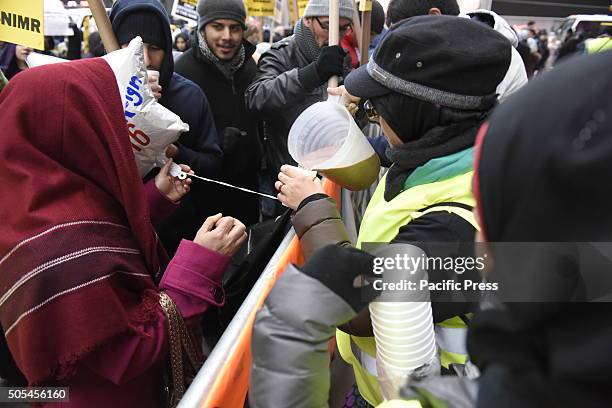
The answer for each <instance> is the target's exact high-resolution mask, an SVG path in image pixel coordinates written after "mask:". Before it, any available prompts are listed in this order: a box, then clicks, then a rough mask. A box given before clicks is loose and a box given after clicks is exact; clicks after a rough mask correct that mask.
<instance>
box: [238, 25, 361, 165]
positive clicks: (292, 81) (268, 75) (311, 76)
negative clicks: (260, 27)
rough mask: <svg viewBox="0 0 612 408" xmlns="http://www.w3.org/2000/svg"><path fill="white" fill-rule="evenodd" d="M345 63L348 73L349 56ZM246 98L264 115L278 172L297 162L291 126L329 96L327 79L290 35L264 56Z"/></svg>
mask: <svg viewBox="0 0 612 408" xmlns="http://www.w3.org/2000/svg"><path fill="white" fill-rule="evenodd" d="M345 66H346V68H345V71H346V73H348V71H349V70H350V57H349V56H347V61H346V63H345ZM245 98H246V104H247V108H248V109H250V110H251V111H253V112H256V113H257V114H259V116H260V117H263V118H264V129H265V130H264V136H265V154H266V157H267V164H268V166H269V172H270V174H271V175H274V176H276V174H277V173H278V172H279V169H280V166H281V165H283V164H292V165H295V164H296V163H295V161H294V160H293V159H292V158H291V156H290V155H289V151H288V149H287V136H288V135H289V129H291V125H293V122H294V121H295V120H296V119H297V117H298V116H299V115H300V113H302V112H303V111H304V110H305V109H306V108H308V107H309V106H310V105H312V104H314V103H316V102H321V101H324V100H326V99H327V81H326V79H321V78H319V75H318V74H317V71H316V69H315V65H314V62H313V61H309V60H308V58H307V57H306V55H305V54H304V53H303V52H302V50H301V49H300V46H299V44H298V42H297V40H296V37H295V36H291V37H287V38H285V39H283V40H281V41H279V42H277V43H275V44H273V45H272V47H271V48H270V49H269V50H268V51H267V52H265V53H264V54H263V55H262V56H261V58H260V59H259V63H258V65H257V74H256V76H255V80H254V81H253V82H252V83H251V85H250V86H249V87H248V89H247V91H246V94H245Z"/></svg>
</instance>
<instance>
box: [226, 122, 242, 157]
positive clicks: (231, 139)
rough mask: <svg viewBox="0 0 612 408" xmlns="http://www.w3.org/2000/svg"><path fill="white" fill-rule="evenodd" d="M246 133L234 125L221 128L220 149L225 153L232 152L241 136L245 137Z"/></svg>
mask: <svg viewBox="0 0 612 408" xmlns="http://www.w3.org/2000/svg"><path fill="white" fill-rule="evenodd" d="M246 135H247V133H246V132H245V131H244V130H240V129H238V128H235V127H226V128H225V129H223V136H222V138H221V149H222V150H223V153H225V154H232V153H233V152H234V151H235V150H236V148H237V147H238V145H239V144H240V140H241V139H242V138H243V137H246Z"/></svg>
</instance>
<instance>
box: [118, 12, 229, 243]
mask: <svg viewBox="0 0 612 408" xmlns="http://www.w3.org/2000/svg"><path fill="white" fill-rule="evenodd" d="M136 10H150V11H151V12H152V13H155V14H157V15H158V16H159V18H160V19H161V20H162V26H163V30H164V36H165V37H166V41H165V43H166V47H165V52H166V54H165V56H164V61H163V62H162V65H161V68H160V73H159V74H160V75H159V83H160V85H161V87H162V92H161V93H162V97H161V98H160V99H159V103H161V104H162V105H163V106H165V107H166V108H168V109H170V110H171V111H173V112H174V113H176V114H177V115H179V116H180V118H181V119H182V120H183V122H185V123H187V124H188V125H189V132H186V133H183V134H182V135H181V137H180V138H179V140H178V143H177V145H178V146H179V153H178V156H177V157H176V158H175V162H177V163H183V164H187V165H189V166H190V167H191V168H192V169H193V171H194V172H195V173H196V174H200V175H202V176H205V177H211V178H214V177H217V176H218V174H219V172H220V171H221V165H222V159H223V153H222V151H221V148H220V147H219V139H218V136H217V131H216V126H215V123H214V120H213V116H212V112H211V109H210V106H209V103H208V100H207V99H206V96H205V95H204V93H203V92H202V90H201V89H200V87H198V86H197V85H196V84H194V83H193V82H191V81H190V80H188V79H186V78H184V77H182V76H180V75H178V74H176V73H174V61H173V59H172V36H171V34H170V21H169V20H168V16H167V14H166V10H165V9H164V7H163V5H162V4H161V3H160V2H159V1H158V0H119V1H117V2H116V3H115V4H114V5H113V8H112V10H111V14H110V20H111V22H112V26H113V30H117V28H118V27H119V26H120V25H121V21H122V20H123V19H124V18H125V17H126V16H127V15H128V14H130V13H132V12H134V11H136ZM208 199H209V195H208V193H207V191H206V189H205V186H203V185H201V184H199V182H197V181H196V182H194V183H193V184H192V190H191V192H190V193H189V194H188V195H187V196H186V197H185V198H183V200H182V201H181V206H180V208H179V209H178V210H177V211H176V212H175V213H174V214H172V216H170V217H169V218H168V219H167V220H165V221H164V222H163V223H162V224H161V225H158V226H157V230H158V233H159V235H160V238H161V240H162V242H163V243H164V246H165V247H166V249H167V250H168V251H169V252H170V253H173V252H174V250H175V249H176V247H177V246H178V244H179V243H180V240H181V238H186V239H192V238H193V237H194V236H195V233H196V232H197V230H198V229H199V227H200V226H201V225H202V222H203V220H204V218H205V217H207V216H210V215H214V214H211V213H208V212H206V211H202V210H201V209H202V208H203V207H202V206H201V205H199V204H198V203H200V202H205V201H206V200H208Z"/></svg>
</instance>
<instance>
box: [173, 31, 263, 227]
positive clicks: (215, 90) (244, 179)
mask: <svg viewBox="0 0 612 408" xmlns="http://www.w3.org/2000/svg"><path fill="white" fill-rule="evenodd" d="M191 44H192V46H191V48H189V49H188V50H187V51H185V52H184V53H183V55H181V56H180V58H179V59H178V60H177V61H176V71H177V72H178V73H180V74H181V75H183V76H185V78H189V79H190V80H192V81H193V82H195V83H196V84H197V85H198V86H199V87H200V88H201V89H202V91H204V93H205V94H206V95H207V96H208V98H209V100H210V101H211V105H210V107H211V110H212V114H213V117H214V119H215V124H216V128H217V134H218V135H219V138H220V140H221V144H222V146H224V147H223V150H224V156H225V157H224V160H223V170H222V173H221V179H222V180H223V181H226V182H228V183H231V184H234V185H237V186H240V187H246V188H249V189H256V187H257V172H258V170H259V168H260V165H261V154H260V150H261V149H260V148H259V141H258V139H257V136H258V129H257V120H256V118H255V117H254V115H252V114H251V113H249V112H248V111H247V109H246V105H245V102H244V93H245V91H246V89H247V87H248V86H249V85H250V84H251V82H252V81H253V78H254V77H255V71H256V66H255V61H254V60H253V58H252V56H253V53H254V52H255V46H254V45H252V44H251V43H249V42H248V41H246V40H244V41H243V42H242V44H243V45H244V47H245V60H244V64H243V65H242V66H241V67H240V68H239V69H238V70H237V71H236V72H235V73H234V76H233V79H232V80H229V79H227V78H226V77H225V76H224V75H223V74H222V72H221V70H220V69H219V68H217V66H216V65H215V64H214V63H213V62H211V61H210V60H209V59H208V58H206V57H205V56H204V55H203V53H202V51H201V50H200V47H199V45H198V39H197V36H196V35H195V33H194V35H192V37H191ZM228 128H234V129H239V130H240V131H242V132H244V133H242V134H241V135H240V136H239V134H236V132H235V131H229V132H228V130H226V129H228ZM228 133H231V135H228ZM236 138H237V139H236ZM232 139H233V140H232ZM232 144H233V146H232ZM206 191H207V192H208V199H207V200H206V201H205V202H201V203H199V205H200V206H202V207H203V208H206V209H207V210H208V211H209V212H210V213H211V214H215V213H218V212H222V213H223V214H224V215H231V216H232V217H236V218H238V219H239V220H240V221H242V222H243V223H244V224H245V225H250V224H253V223H255V222H257V221H259V200H258V198H257V197H256V196H253V195H251V194H247V193H243V192H240V191H235V190H233V189H228V188H226V187H220V186H217V185H214V184H209V185H207V186H206Z"/></svg>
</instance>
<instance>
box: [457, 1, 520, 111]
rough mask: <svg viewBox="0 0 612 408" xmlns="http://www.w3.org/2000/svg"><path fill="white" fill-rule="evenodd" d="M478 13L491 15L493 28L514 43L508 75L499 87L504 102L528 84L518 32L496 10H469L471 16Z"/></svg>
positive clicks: (499, 93)
mask: <svg viewBox="0 0 612 408" xmlns="http://www.w3.org/2000/svg"><path fill="white" fill-rule="evenodd" d="M477 14H486V15H488V16H491V17H492V18H493V21H494V25H493V29H494V30H495V31H497V32H498V33H500V34H502V35H503V36H504V37H506V38H507V39H508V41H510V44H512V59H511V60H510V67H508V72H507V73H506V76H505V77H504V79H503V80H502V81H501V82H500V84H499V85H498V87H497V94H498V95H499V96H498V100H499V101H500V102H502V101H503V100H504V99H505V98H506V97H508V96H509V95H511V94H512V93H514V92H516V91H518V90H519V89H521V88H522V87H523V86H524V85H527V72H526V71H525V64H524V63H523V59H522V58H521V55H520V54H519V52H518V51H517V50H516V47H517V46H518V43H519V39H518V36H517V35H516V32H515V31H514V30H513V29H512V27H510V24H508V22H507V21H506V20H504V19H503V18H502V17H500V16H499V14H497V13H495V12H494V11H491V10H486V9H478V10H474V11H469V12H468V13H467V15H468V16H469V17H470V18H472V17H474V16H475V15H477Z"/></svg>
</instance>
